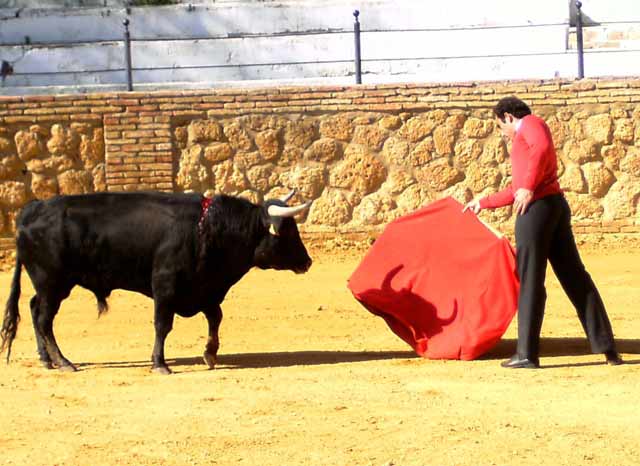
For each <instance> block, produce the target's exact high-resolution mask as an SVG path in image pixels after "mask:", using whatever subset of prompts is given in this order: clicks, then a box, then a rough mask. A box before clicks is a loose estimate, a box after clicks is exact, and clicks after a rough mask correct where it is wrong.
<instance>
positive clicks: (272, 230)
mask: <svg viewBox="0 0 640 466" xmlns="http://www.w3.org/2000/svg"><path fill="white" fill-rule="evenodd" d="M269 233H270V234H272V235H273V236H280V233H279V232H278V230H277V229H276V226H275V225H274V224H273V223H269Z"/></svg>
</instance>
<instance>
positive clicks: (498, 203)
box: [480, 184, 514, 209]
mask: <svg viewBox="0 0 640 466" xmlns="http://www.w3.org/2000/svg"><path fill="white" fill-rule="evenodd" d="M513 200H514V197H513V187H512V185H511V184H509V186H507V187H506V188H505V189H503V190H502V191H498V192H497V193H495V194H491V195H490V196H486V197H483V198H482V199H480V207H482V208H483V209H495V208H497V207H504V206H506V205H511V204H513Z"/></svg>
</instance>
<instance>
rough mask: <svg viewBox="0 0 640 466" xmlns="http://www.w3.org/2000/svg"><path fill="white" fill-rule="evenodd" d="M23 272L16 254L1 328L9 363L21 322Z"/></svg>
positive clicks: (1, 347)
mask: <svg viewBox="0 0 640 466" xmlns="http://www.w3.org/2000/svg"><path fill="white" fill-rule="evenodd" d="M21 274H22V262H20V259H19V258H18V257H17V256H16V268H15V270H14V271H13V281H12V282H11V294H9V299H8V300H7V305H6V307H5V311H4V321H3V322H2V329H0V353H2V352H3V351H4V350H5V349H6V350H7V364H8V363H9V357H10V356H11V344H12V343H13V340H14V338H15V337H16V332H17V331H18V322H20V311H19V309H18V299H19V298H20V275H21Z"/></svg>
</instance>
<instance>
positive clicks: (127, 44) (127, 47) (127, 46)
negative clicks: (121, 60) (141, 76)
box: [122, 19, 133, 91]
mask: <svg viewBox="0 0 640 466" xmlns="http://www.w3.org/2000/svg"><path fill="white" fill-rule="evenodd" d="M122 24H124V57H125V64H126V66H127V90H128V91H132V90H133V78H132V76H131V35H130V34H129V20H128V19H125V20H124V21H122Z"/></svg>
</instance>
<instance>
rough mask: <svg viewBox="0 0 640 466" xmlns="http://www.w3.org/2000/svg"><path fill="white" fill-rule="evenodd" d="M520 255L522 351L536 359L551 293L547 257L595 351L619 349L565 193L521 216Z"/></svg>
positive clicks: (534, 205) (542, 201)
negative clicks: (546, 284)
mask: <svg viewBox="0 0 640 466" xmlns="http://www.w3.org/2000/svg"><path fill="white" fill-rule="evenodd" d="M516 256H517V265H518V274H519V276H520V296H519V299H518V356H519V357H521V358H529V359H532V360H537V359H538V357H539V353H540V330H541V328H542V319H543V317H544V306H545V301H546V299H547V293H546V290H545V287H544V280H545V274H546V269H547V259H548V260H549V262H550V263H551V267H552V268H553V271H554V272H555V274H556V276H557V277H558V280H559V281H560V284H561V285H562V288H563V289H564V291H565V293H566V294H567V296H568V297H569V299H570V300H571V303H572V304H573V305H574V307H575V308H576V311H577V313H578V318H579V319H580V323H581V324H582V328H583V329H584V331H585V333H586V334H587V338H588V339H589V343H590V344H591V350H592V351H593V352H594V353H604V352H606V351H610V350H615V343H614V340H613V332H612V330H611V323H610V322H609V317H608V316H607V311H606V310H605V307H604V304H603V303H602V298H601V297H600V294H599V293H598V290H597V289H596V286H595V285H594V283H593V280H591V276H590V275H589V274H588V273H587V271H586V269H585V267H584V264H583V263H582V260H581V259H580V254H579V253H578V248H577V246H576V242H575V239H574V237H573V232H572V231H571V210H570V208H569V204H567V201H566V199H565V198H564V196H563V195H562V194H554V195H551V196H547V197H544V198H542V199H538V200H536V201H534V202H532V203H531V204H530V205H529V208H528V209H527V211H526V213H525V214H524V215H518V216H517V219H516Z"/></svg>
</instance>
